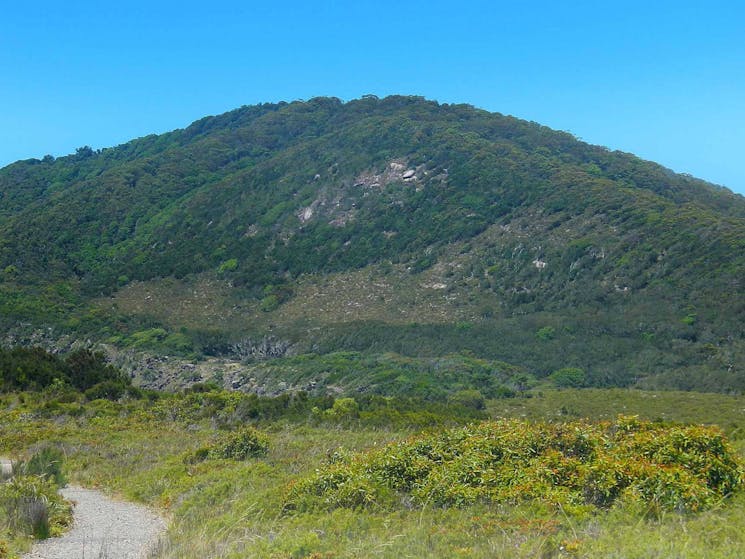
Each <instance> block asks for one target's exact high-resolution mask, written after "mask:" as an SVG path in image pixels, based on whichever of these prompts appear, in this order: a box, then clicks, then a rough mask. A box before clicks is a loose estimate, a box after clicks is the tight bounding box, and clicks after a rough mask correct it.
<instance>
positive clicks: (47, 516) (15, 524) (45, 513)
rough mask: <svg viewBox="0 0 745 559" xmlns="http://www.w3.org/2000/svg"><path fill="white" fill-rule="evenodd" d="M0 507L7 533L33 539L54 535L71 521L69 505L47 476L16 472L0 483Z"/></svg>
mask: <svg viewBox="0 0 745 559" xmlns="http://www.w3.org/2000/svg"><path fill="white" fill-rule="evenodd" d="M0 508H2V509H3V512H4V513H5V517H6V522H7V524H8V527H9V529H10V531H11V533H20V534H25V535H29V536H33V537H34V538H37V539H42V538H48V537H50V536H58V535H60V534H61V533H62V532H63V531H64V529H65V528H66V527H67V526H69V525H70V523H71V522H72V512H71V508H70V506H69V505H68V504H67V503H66V502H65V501H64V500H63V499H62V497H60V496H59V494H58V493H57V485H56V484H55V483H54V481H53V479H52V478H50V477H44V476H36V475H19V476H15V477H13V478H12V479H11V480H9V481H8V482H6V483H2V484H0Z"/></svg>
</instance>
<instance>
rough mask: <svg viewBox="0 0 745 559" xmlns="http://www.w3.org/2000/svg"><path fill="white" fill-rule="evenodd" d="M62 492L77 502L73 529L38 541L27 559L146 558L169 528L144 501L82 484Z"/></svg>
mask: <svg viewBox="0 0 745 559" xmlns="http://www.w3.org/2000/svg"><path fill="white" fill-rule="evenodd" d="M61 492H62V495H63V496H64V497H65V499H68V500H69V501H72V502H73V503H74V504H75V508H74V509H73V516H74V518H75V522H74V524H73V527H72V530H70V531H69V532H67V533H66V534H65V535H64V536H62V537H59V538H51V539H48V540H45V541H42V542H39V543H37V544H35V545H34V547H33V549H32V550H31V552H30V553H27V554H26V555H24V556H23V559H144V558H146V557H147V554H148V552H149V551H150V550H151V549H152V547H153V546H154V545H155V544H156V543H157V541H158V537H159V536H160V535H161V534H162V533H163V532H164V531H165V527H166V525H165V522H164V521H163V519H162V518H160V517H159V516H156V515H155V514H153V512H152V511H150V510H149V509H147V508H145V507H143V506H141V505H135V504H132V503H126V502H123V501H115V500H113V499H111V498H109V497H107V496H106V495H104V494H103V493H101V492H100V491H94V490H92V489H83V488H82V487H66V488H65V489H63V490H62V491H61Z"/></svg>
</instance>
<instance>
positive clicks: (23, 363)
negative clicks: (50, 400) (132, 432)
mask: <svg viewBox="0 0 745 559" xmlns="http://www.w3.org/2000/svg"><path fill="white" fill-rule="evenodd" d="M42 389H45V390H47V391H48V393H49V394H50V395H51V396H54V397H56V398H58V399H59V400H64V399H66V398H69V397H72V398H73V399H74V398H75V391H82V392H85V394H86V396H87V397H88V398H89V399H96V398H107V399H110V400H115V399H118V398H121V397H122V396H123V395H125V394H130V395H133V396H137V395H138V390H137V389H135V388H134V387H132V382H131V380H130V379H129V377H127V376H126V375H125V374H123V373H122V372H121V371H120V370H118V369H116V368H115V367H113V366H112V365H110V364H108V363H107V362H106V358H105V357H104V355H103V354H102V353H95V352H91V351H89V350H87V349H81V350H77V351H74V352H73V353H71V354H69V355H68V356H67V357H65V358H64V359H62V358H60V357H59V356H57V355H53V354H51V353H48V352H46V351H44V350H43V349H41V348H23V347H16V348H13V349H9V350H4V349H2V348H0V392H9V391H12V390H42Z"/></svg>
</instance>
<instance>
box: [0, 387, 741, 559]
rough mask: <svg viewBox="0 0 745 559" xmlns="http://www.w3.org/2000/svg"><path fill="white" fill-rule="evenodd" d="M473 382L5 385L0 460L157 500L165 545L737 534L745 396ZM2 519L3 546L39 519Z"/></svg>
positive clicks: (413, 546)
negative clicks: (400, 387)
mask: <svg viewBox="0 0 745 559" xmlns="http://www.w3.org/2000/svg"><path fill="white" fill-rule="evenodd" d="M465 396H466V395H463V397H462V399H459V400H458V401H454V400H453V399H451V400H449V401H446V402H437V401H426V400H413V399H407V398H396V397H383V396H375V395H368V396H356V397H355V396H352V395H341V396H338V397H329V396H311V395H307V394H305V393H296V394H293V395H290V394H285V395H282V396H279V397H260V396H256V395H254V394H243V393H239V392H227V391H222V390H219V389H216V388H214V387H209V386H195V387H193V388H191V389H189V390H187V391H185V392H183V393H180V394H168V393H157V392H148V393H144V394H142V393H141V394H139V395H125V396H123V397H122V398H120V399H117V400H106V399H92V398H91V397H90V396H86V394H85V393H84V392H79V391H75V390H60V388H59V385H56V386H52V387H51V388H45V389H42V390H41V391H38V392H8V393H5V394H4V395H2V396H0V410H2V411H0V444H1V446H0V454H3V455H6V456H11V457H14V458H15V459H18V460H25V462H26V463H27V464H29V468H31V469H33V474H31V470H29V474H28V475H33V476H35V477H32V478H27V477H24V476H22V477H19V478H18V479H19V480H20V479H28V480H34V481H33V483H35V484H36V485H35V487H36V488H37V489H35V490H37V491H41V487H42V486H41V485H40V484H43V488H44V490H45V491H47V493H44V494H45V495H47V497H46V499H47V501H46V502H47V503H48V504H50V505H51V504H52V503H56V502H55V501H53V496H54V488H55V487H56V485H55V484H57V483H64V481H65V478H67V479H70V480H71V481H73V482H75V483H78V484H82V485H87V486H96V487H100V488H104V489H105V490H107V491H110V492H113V493H117V494H119V495H121V496H123V497H125V498H128V499H132V500H135V501H139V502H143V503H146V504H148V505H150V506H153V507H156V508H158V509H160V510H161V511H162V512H163V513H164V514H165V515H166V516H167V517H168V518H170V528H169V531H168V534H167V537H166V539H165V541H164V542H163V543H162V545H161V546H160V549H159V550H158V552H157V554H156V557H163V558H176V557H178V558H184V559H186V558H190V557H193V558H197V557H199V558H203V557H225V558H228V557H230V558H238V557H274V558H302V557H306V558H310V557H313V558H317V557H360V558H362V557H400V556H427V557H443V558H445V557H447V558H450V557H472V558H482V557H483V558H486V557H494V556H499V557H506V558H510V557H526V558H527V557H556V558H560V557H587V558H590V557H598V556H603V557H639V558H642V557H645V558H646V557H660V558H662V557H670V556H680V557H686V558H695V557H702V558H703V557H714V558H717V557H733V556H734V555H733V554H735V555H736V551H735V550H738V549H741V548H742V546H743V545H745V540H743V536H742V534H743V533H745V530H743V528H745V526H744V525H743V518H745V499H744V498H743V493H742V491H741V487H742V483H743V469H742V468H743V458H742V457H743V451H744V450H745V446H743V440H744V439H745V437H744V436H743V430H742V426H744V425H745V412H743V410H744V409H745V398H743V397H741V396H724V395H718V394H702V393H695V392H645V391H640V390H633V389H614V390H604V389H575V388H569V389H553V388H550V385H549V384H548V383H545V384H541V385H538V386H535V387H533V388H532V389H531V390H529V391H527V392H525V393H523V394H521V395H520V396H517V397H513V398H506V399H504V398H503V399H497V400H490V399H485V400H481V401H477V402H474V401H473V400H472V399H468V398H466V397H465ZM619 412H621V413H622V415H620V416H619ZM579 417H581V418H582V419H578V418H579ZM712 421H716V423H718V424H719V426H720V427H717V426H714V425H711V422H712ZM702 423H707V425H703V424H702ZM32 464H35V465H34V466H31V465H32ZM60 466H61V467H60ZM40 472H45V473H44V474H40ZM58 475H59V476H62V477H60V478H57V477H56V476H58ZM55 480H56V481H55ZM24 483H30V481H28V482H24ZM2 487H3V494H4V495H6V499H7V495H9V494H10V492H11V491H13V489H11V488H12V487H14V486H13V485H10V484H7V483H6V484H4V485H3V486H2ZM3 502H9V501H7V500H6V501H3ZM59 506H60V507H62V508H60V509H59V510H61V511H64V510H65V509H64V505H63V504H61V503H60V504H59ZM55 507H57V504H54V506H52V507H51V509H50V510H57V509H56V508H55ZM3 510H5V511H10V512H11V513H13V510H11V509H10V508H7V507H6V508H5V509H3ZM5 514H8V513H7V512H6V513H5ZM56 514H57V513H56V512H55V513H54V514H50V518H51V519H53V520H51V521H50V527H51V528H50V532H49V533H50V534H53V533H55V531H56V530H59V529H60V528H62V527H63V526H64V522H65V521H64V518H65V517H64V515H63V516H62V517H58V516H55V515H56ZM68 514H69V511H68ZM7 518H9V516H7V517H6V520H5V523H4V524H3V525H2V526H3V528H2V529H3V530H4V531H3V533H2V535H1V536H0V541H2V545H3V546H5V551H4V553H5V554H6V555H8V556H10V557H13V556H15V554H16V553H18V552H19V551H20V550H22V549H24V548H25V547H26V546H27V545H28V543H29V541H30V540H28V539H27V538H28V536H29V535H30V534H32V533H33V529H29V528H28V526H29V525H26V526H27V527H25V528H22V529H21V528H20V524H17V523H16V524H14V523H13V522H11V521H9V520H7ZM60 518H61V519H60ZM68 518H69V517H68ZM55 519H56V520H55ZM0 549H2V548H1V547H0Z"/></svg>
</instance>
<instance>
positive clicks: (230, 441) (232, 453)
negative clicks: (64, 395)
mask: <svg viewBox="0 0 745 559" xmlns="http://www.w3.org/2000/svg"><path fill="white" fill-rule="evenodd" d="M267 452H269V437H267V436H266V435H265V434H264V433H262V432H260V431H258V430H256V429H254V428H253V427H243V428H242V429H239V430H238V431H233V432H230V433H226V434H225V435H223V436H222V437H220V438H219V439H218V440H217V441H216V442H215V443H213V444H212V445H209V446H205V447H201V448H198V449H197V450H196V451H194V452H192V453H191V454H189V455H188V456H187V458H186V462H188V463H196V462H201V461H202V460H206V459H208V458H216V459H220V458H223V459H230V460H247V459H248V458H257V457H260V456H265V455H266V453H267Z"/></svg>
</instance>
